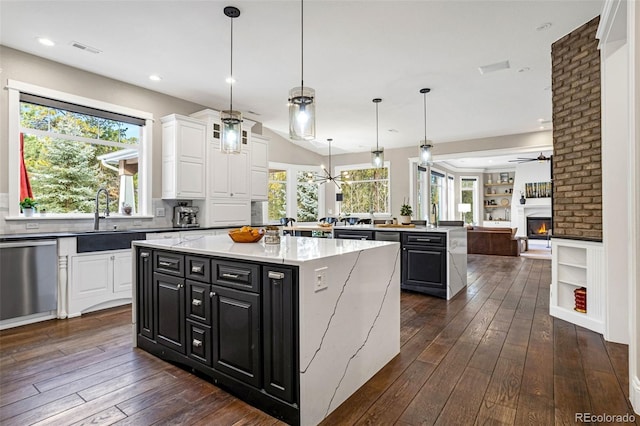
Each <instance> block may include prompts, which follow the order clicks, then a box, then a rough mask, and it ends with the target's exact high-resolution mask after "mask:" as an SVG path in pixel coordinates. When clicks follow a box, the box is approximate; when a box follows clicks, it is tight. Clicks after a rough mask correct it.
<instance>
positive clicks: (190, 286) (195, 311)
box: [187, 280, 211, 325]
mask: <svg viewBox="0 0 640 426" xmlns="http://www.w3.org/2000/svg"><path fill="white" fill-rule="evenodd" d="M210 293H211V286H210V285H209V284H203V283H199V282H196V281H191V280H187V317H188V318H190V319H192V320H194V321H200V322H202V323H205V324H209V325H210V324H211V296H210Z"/></svg>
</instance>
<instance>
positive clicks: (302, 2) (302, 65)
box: [300, 0, 304, 93]
mask: <svg viewBox="0 0 640 426" xmlns="http://www.w3.org/2000/svg"><path fill="white" fill-rule="evenodd" d="M300 87H301V88H302V92H303V93H304V0H300Z"/></svg>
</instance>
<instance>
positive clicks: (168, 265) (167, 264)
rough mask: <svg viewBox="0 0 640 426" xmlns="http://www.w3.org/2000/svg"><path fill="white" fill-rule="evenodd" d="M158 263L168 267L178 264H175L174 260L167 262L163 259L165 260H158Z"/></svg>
mask: <svg viewBox="0 0 640 426" xmlns="http://www.w3.org/2000/svg"><path fill="white" fill-rule="evenodd" d="M158 264H159V265H160V266H166V267H168V268H171V267H174V266H176V264H175V263H174V262H165V261H163V260H161V261H160V262H158Z"/></svg>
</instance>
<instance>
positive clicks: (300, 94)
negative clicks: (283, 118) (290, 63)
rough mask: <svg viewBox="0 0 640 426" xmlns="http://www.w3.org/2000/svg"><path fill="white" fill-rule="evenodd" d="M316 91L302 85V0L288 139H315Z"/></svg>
mask: <svg viewBox="0 0 640 426" xmlns="http://www.w3.org/2000/svg"><path fill="white" fill-rule="evenodd" d="M315 96H316V91H315V90H313V89H312V88H311V87H305V85H304V0H300V86H299V87H294V88H293V89H291V90H290V91H289V137H290V138H291V139H293V140H305V141H308V140H312V139H315V137H316V102H315Z"/></svg>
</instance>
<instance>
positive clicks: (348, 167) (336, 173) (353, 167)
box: [325, 161, 393, 217]
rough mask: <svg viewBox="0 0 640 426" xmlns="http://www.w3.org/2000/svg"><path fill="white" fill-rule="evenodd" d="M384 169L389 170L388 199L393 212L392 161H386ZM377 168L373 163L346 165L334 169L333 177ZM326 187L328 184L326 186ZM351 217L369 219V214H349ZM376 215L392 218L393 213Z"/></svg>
mask: <svg viewBox="0 0 640 426" xmlns="http://www.w3.org/2000/svg"><path fill="white" fill-rule="evenodd" d="M383 166H384V168H386V169H387V176H388V177H387V182H388V184H389V195H388V197H387V206H388V208H389V210H392V209H393V207H392V206H391V161H385V162H384V164H383ZM374 168H375V167H374V166H373V165H372V164H371V163H358V164H345V165H342V166H335V167H334V168H333V173H334V174H333V176H340V175H341V174H342V172H344V171H347V170H362V169H374ZM325 185H326V184H325ZM341 185H348V183H342V184H341ZM349 214H350V215H351V216H362V217H369V216H368V215H369V212H349ZM374 215H378V216H381V217H386V216H391V211H388V212H378V213H374Z"/></svg>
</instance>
